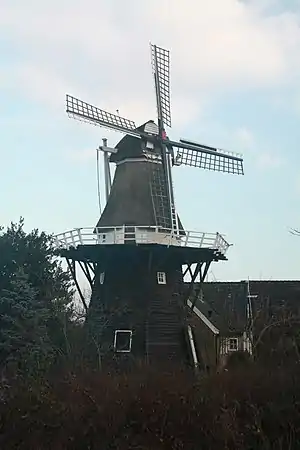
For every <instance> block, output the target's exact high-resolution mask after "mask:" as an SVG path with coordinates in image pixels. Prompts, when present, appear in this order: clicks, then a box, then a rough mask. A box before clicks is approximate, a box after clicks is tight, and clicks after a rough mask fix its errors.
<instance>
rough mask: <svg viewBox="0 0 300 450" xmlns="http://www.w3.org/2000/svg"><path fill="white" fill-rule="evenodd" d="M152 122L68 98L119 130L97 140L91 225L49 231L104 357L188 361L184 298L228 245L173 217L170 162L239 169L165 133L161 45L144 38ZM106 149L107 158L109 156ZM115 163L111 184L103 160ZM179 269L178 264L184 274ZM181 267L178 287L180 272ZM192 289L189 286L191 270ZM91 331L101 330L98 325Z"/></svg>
mask: <svg viewBox="0 0 300 450" xmlns="http://www.w3.org/2000/svg"><path fill="white" fill-rule="evenodd" d="M151 56H152V67H153V74H154V80H155V90H156V103H157V113H158V124H156V123H154V122H153V121H148V122H147V123H145V124H143V125H141V126H138V127H137V126H136V125H135V123H134V122H132V121H130V120H128V119H125V118H123V117H120V116H119V115H114V114H110V113H108V112H106V111H104V110H101V109H99V108H97V107H95V106H92V105H90V104H88V103H85V102H82V101H81V100H78V99H76V98H74V97H72V96H69V95H67V99H66V102H67V112H68V114H69V115H71V116H73V117H74V118H76V119H79V120H83V121H87V122H89V123H92V124H96V125H100V126H103V127H107V128H110V129H113V130H115V131H118V132H121V133H123V134H125V136H124V137H123V138H122V139H121V140H120V142H119V143H118V144H117V145H116V147H115V148H109V147H107V146H106V143H105V145H104V146H103V147H102V150H103V151H104V152H105V161H106V164H105V171H106V193H107V203H106V206H105V209H104V211H103V213H102V214H101V217H100V218H99V220H98V223H97V225H96V227H92V228H90V229H74V230H71V231H68V232H66V233H62V234H60V235H57V237H56V239H57V245H58V247H59V251H60V254H61V255H62V256H64V257H65V258H66V260H67V262H68V265H69V268H70V270H71V272H72V275H73V277H74V280H75V283H76V284H77V287H78V290H79V293H80V296H81V298H82V301H83V304H84V305H85V307H86V309H87V320H88V321H89V320H90V321H95V322H97V320H98V321H99V323H100V322H101V323H102V324H105V326H104V327H103V329H102V331H101V341H102V343H106V349H107V351H106V352H105V354H106V357H107V361H112V360H114V361H117V362H119V363H120V362H122V363H125V364H127V363H129V362H132V361H135V360H137V359H138V360H143V361H147V362H149V363H151V364H152V365H153V364H158V363H159V364H160V363H162V362H165V363H169V362H170V361H173V362H175V363H178V362H184V361H188V359H189V357H190V359H191V360H192V361H193V362H194V364H196V359H197V355H196V349H195V345H194V343H193V334H192V330H191V328H190V327H189V326H188V324H187V322H186V314H187V311H186V310H187V304H189V306H190V307H193V303H194V300H195V298H196V296H197V295H199V294H201V292H199V290H200V291H201V283H203V281H204V279H205V277H206V274H207V271H208V268H209V266H210V264H211V262H212V261H219V260H226V259H227V258H226V256H225V253H226V251H227V248H228V246H229V244H228V243H227V242H226V241H225V240H224V238H223V237H222V236H221V235H220V234H219V233H203V232H190V231H187V230H184V228H183V226H182V224H181V221H180V219H179V217H178V215H177V212H176V208H175V202H174V192H173V183H172V167H173V166H178V165H181V164H185V165H188V166H194V167H199V168H203V169H209V170H217V171H221V172H228V173H232V174H243V160H242V158H241V156H240V155H234V154H232V153H228V152H224V151H221V150H219V149H217V148H213V147H209V146H204V145H200V144H197V143H193V142H190V141H186V140H180V141H179V142H175V141H172V140H170V139H169V138H168V137H167V135H166V131H165V126H168V127H171V111H170V82H169V80H170V78H169V66H170V61H169V51H167V50H165V49H162V48H160V47H157V46H156V45H152V44H151ZM108 155H110V156H108ZM108 158H109V162H110V163H115V164H116V171H115V175H114V180H113V183H112V186H110V173H109V163H108ZM77 266H80V267H81V269H82V270H83V272H84V273H85V275H86V278H87V280H88V281H89V283H90V286H91V291H92V295H91V299H90V303H89V306H87V304H86V301H85V298H84V296H83V295H82V293H81V290H80V286H79V283H78V280H77V272H76V267H77ZM183 266H185V267H187V269H186V270H185V271H183ZM186 273H189V274H190V283H189V287H188V289H187V286H186V283H184V282H183V277H184V275H185V274H186ZM197 276H199V278H200V285H199V284H198V286H200V288H199V287H198V292H194V289H193V285H194V282H195V280H196V277H197ZM99 333H100V331H99Z"/></svg>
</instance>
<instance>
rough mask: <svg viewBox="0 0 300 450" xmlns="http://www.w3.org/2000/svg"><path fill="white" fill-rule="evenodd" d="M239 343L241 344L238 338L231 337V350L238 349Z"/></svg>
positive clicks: (229, 345) (229, 346)
mask: <svg viewBox="0 0 300 450" xmlns="http://www.w3.org/2000/svg"><path fill="white" fill-rule="evenodd" d="M238 344H239V341H238V338H230V339H229V342H228V349H229V350H230V351H236V350H238Z"/></svg>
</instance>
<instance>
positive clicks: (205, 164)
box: [168, 141, 244, 175]
mask: <svg viewBox="0 0 300 450" xmlns="http://www.w3.org/2000/svg"><path fill="white" fill-rule="evenodd" d="M185 142H187V141H184V142H182V141H180V142H174V141H168V144H169V145H171V146H172V147H173V148H176V149H177V154H176V157H175V164H176V165H181V164H183V165H186V166H192V167H198V168H201V169H207V170H215V171H218V172H226V173H232V174H237V175H244V168H243V158H242V156H241V155H239V154H237V153H230V152H226V151H224V150H220V149H218V148H215V147H209V146H207V145H201V144H188V143H185Z"/></svg>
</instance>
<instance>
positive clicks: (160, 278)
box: [157, 272, 167, 284]
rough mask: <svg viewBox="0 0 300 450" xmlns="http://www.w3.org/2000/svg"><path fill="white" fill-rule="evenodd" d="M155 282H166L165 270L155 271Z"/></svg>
mask: <svg viewBox="0 0 300 450" xmlns="http://www.w3.org/2000/svg"><path fill="white" fill-rule="evenodd" d="M157 283H158V284H167V277H166V272H157Z"/></svg>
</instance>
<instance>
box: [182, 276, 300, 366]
mask: <svg viewBox="0 0 300 450" xmlns="http://www.w3.org/2000/svg"><path fill="white" fill-rule="evenodd" d="M195 292H197V288H196V290H195ZM193 305H194V306H193ZM188 306H189V308H190V313H189V323H190V326H191V327H192V329H193V334H194V342H195V348H196V349H197V360H198V361H197V364H198V366H199V368H200V369H204V370H207V371H212V370H216V369H218V368H220V367H223V366H225V365H226V364H227V363H228V361H229V359H230V357H231V355H233V354H234V353H236V352H239V353H244V354H245V356H246V355H250V356H251V355H252V354H253V350H254V347H255V345H256V340H257V339H258V336H260V333H261V330H262V329H263V327H264V326H265V325H267V324H268V323H271V322H270V321H271V320H273V321H274V323H275V317H276V314H277V316H278V314H279V311H282V310H283V308H284V309H285V311H289V313H290V314H294V315H299V317H300V281H240V282H207V283H204V284H203V286H202V293H201V295H200V294H199V293H198V294H196V296H195V295H193V296H191V298H189V299H188ZM258 316H259V318H260V320H259V321H258V320H256V319H257V317H258ZM278 317H279V316H278ZM269 328H271V327H269Z"/></svg>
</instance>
